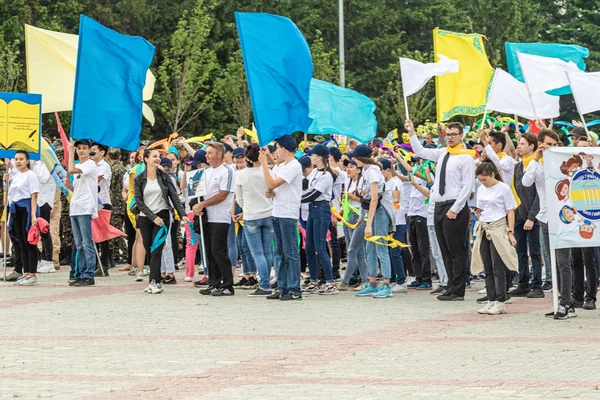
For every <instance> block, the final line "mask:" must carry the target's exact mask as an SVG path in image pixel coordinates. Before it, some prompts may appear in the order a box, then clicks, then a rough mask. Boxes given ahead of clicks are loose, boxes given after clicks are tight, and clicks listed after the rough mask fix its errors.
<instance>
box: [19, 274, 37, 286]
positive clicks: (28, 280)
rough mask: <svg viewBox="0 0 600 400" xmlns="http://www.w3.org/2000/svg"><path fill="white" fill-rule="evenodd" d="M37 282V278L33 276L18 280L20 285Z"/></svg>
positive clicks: (33, 284) (31, 284) (29, 284)
mask: <svg viewBox="0 0 600 400" xmlns="http://www.w3.org/2000/svg"><path fill="white" fill-rule="evenodd" d="M37 284H38V278H37V277H35V276H28V277H27V278H25V279H21V280H20V281H19V285H20V286H35V285H37Z"/></svg>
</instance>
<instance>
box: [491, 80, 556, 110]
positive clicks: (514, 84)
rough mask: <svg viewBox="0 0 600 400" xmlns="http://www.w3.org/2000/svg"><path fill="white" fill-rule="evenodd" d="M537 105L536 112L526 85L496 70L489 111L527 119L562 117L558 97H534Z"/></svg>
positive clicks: (542, 94)
mask: <svg viewBox="0 0 600 400" xmlns="http://www.w3.org/2000/svg"><path fill="white" fill-rule="evenodd" d="M532 99H533V103H534V104H535V112H534V110H533V107H532V105H531V99H530V98H529V93H528V92H527V87H526V86H525V84H524V83H522V82H519V81H518V80H517V79H515V78H514V77H513V76H512V75H510V74H509V73H508V72H506V71H504V70H502V69H500V68H496V74H495V75H494V82H493V84H492V89H491V90H490V96H489V98H488V104H487V107H488V109H489V110H493V111H497V112H501V113H505V114H509V115H515V114H516V115H518V116H519V117H522V118H526V119H528V120H529V119H535V116H536V114H537V117H538V118H541V119H545V118H554V117H558V116H559V115H560V106H559V100H560V97H558V96H551V95H549V94H546V93H540V94H537V95H534V96H532Z"/></svg>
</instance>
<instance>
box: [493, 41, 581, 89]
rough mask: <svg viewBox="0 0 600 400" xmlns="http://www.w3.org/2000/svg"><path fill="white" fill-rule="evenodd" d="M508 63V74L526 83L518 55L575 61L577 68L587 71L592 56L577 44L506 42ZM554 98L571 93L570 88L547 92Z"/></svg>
mask: <svg viewBox="0 0 600 400" xmlns="http://www.w3.org/2000/svg"><path fill="white" fill-rule="evenodd" d="M504 46H505V48H506V63H507V65H508V72H509V73H510V74H511V75H512V76H514V77H515V78H516V79H518V80H519V81H521V82H525V80H524V78H523V73H522V72H521V66H520V65H519V59H518V58H517V53H524V54H532V55H534V56H541V57H552V58H559V59H561V60H563V61H566V62H569V61H573V62H574V63H575V64H577V67H578V68H579V69H580V70H582V71H585V68H586V67H585V61H584V58H587V57H588V56H589V55H590V51H589V50H588V49H586V48H585V47H581V46H578V45H576V44H558V43H512V42H506V43H505V45H504ZM547 93H548V94H551V95H553V96H562V95H565V94H570V93H571V88H570V87H569V86H564V87H561V88H558V89H554V90H550V91H548V92H547Z"/></svg>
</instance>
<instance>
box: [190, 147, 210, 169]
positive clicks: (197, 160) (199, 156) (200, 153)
mask: <svg viewBox="0 0 600 400" xmlns="http://www.w3.org/2000/svg"><path fill="white" fill-rule="evenodd" d="M201 163H204V164H208V162H207V161H206V152H205V151H204V150H196V152H195V153H194V161H192V168H196V167H197V166H198V164H201Z"/></svg>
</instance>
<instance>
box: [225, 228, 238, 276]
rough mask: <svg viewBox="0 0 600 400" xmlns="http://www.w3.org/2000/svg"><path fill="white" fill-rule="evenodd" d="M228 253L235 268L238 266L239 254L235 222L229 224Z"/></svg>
mask: <svg viewBox="0 0 600 400" xmlns="http://www.w3.org/2000/svg"><path fill="white" fill-rule="evenodd" d="M227 255H228V256H229V260H230V261H231V266H232V267H233V268H235V267H237V262H238V260H239V254H238V247H237V237H236V234H235V222H232V223H231V224H230V225H229V232H228V233H227Z"/></svg>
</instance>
